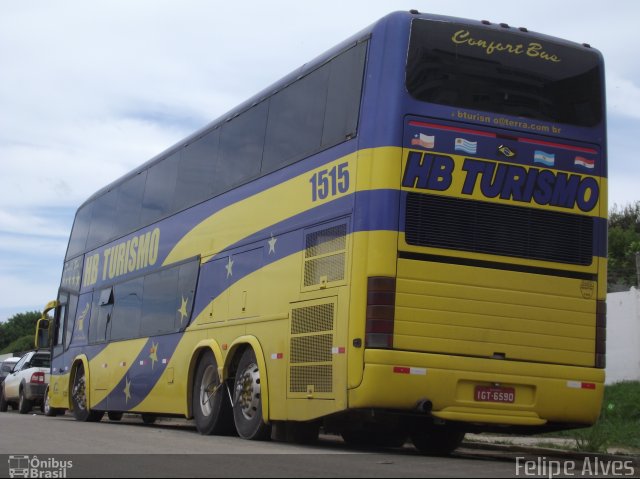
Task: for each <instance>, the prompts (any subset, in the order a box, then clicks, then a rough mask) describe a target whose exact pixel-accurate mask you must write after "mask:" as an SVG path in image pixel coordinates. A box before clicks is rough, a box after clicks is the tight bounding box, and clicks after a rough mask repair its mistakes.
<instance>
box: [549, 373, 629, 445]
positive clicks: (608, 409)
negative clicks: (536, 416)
mask: <svg viewBox="0 0 640 479" xmlns="http://www.w3.org/2000/svg"><path fill="white" fill-rule="evenodd" d="M543 436H544V437H562V438H569V439H574V440H575V441H576V444H575V448H576V450H578V451H582V452H606V451H607V449H609V448H621V449H629V450H636V451H640V381H623V382H619V383H616V384H612V385H610V386H606V387H605V392H604V401H603V402H602V411H601V412H600V419H598V422H596V424H594V425H593V426H592V427H589V428H585V429H573V430H570V431H562V432H557V433H551V434H545V435H543ZM541 439H542V438H541ZM541 442H542V441H541Z"/></svg>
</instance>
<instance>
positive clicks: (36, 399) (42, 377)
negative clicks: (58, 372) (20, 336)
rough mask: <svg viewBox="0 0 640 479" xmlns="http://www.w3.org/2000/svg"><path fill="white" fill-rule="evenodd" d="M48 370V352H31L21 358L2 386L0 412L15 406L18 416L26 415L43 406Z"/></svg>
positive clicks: (49, 355) (47, 382)
mask: <svg viewBox="0 0 640 479" xmlns="http://www.w3.org/2000/svg"><path fill="white" fill-rule="evenodd" d="M50 370H51V354H50V352H49V351H31V352H28V353H27V354H25V355H24V356H22V358H20V361H18V362H17V363H16V365H15V366H14V368H13V371H11V372H10V373H9V375H8V376H7V377H6V378H5V380H4V383H3V384H2V390H0V412H6V411H7V409H8V407H9V405H11V406H13V407H14V408H15V407H16V405H17V407H18V411H19V412H20V414H26V413H28V412H30V411H31V409H32V408H33V406H35V405H41V404H43V400H44V394H45V391H46V389H47V385H48V384H49V371H50Z"/></svg>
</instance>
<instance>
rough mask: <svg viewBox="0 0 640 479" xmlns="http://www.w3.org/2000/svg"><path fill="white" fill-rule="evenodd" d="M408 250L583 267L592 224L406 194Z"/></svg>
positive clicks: (587, 257) (547, 214)
mask: <svg viewBox="0 0 640 479" xmlns="http://www.w3.org/2000/svg"><path fill="white" fill-rule="evenodd" d="M405 234H406V241H407V243H408V244H410V245H415V246H427V247H433V248H446V249H453V250H462V251H472V252H474V253H487V254H495V255H501V256H511V257H516V258H526V259H533V260H542V261H553V262H557V263H568V264H576V265H583V266H587V265H590V264H591V262H592V260H593V257H592V256H593V220H592V219H591V218H590V217H588V216H580V215H574V214H569V213H559V212H556V211H544V210H538V209H534V208H526V207H522V206H513V205H501V204H494V203H488V202H484V201H475V200H467V199H459V198H446V197H442V196H434V195H425V194H420V193H408V194H407V204H406V215H405Z"/></svg>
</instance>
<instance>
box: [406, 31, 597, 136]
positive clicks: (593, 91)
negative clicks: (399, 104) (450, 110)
mask: <svg viewBox="0 0 640 479" xmlns="http://www.w3.org/2000/svg"><path fill="white" fill-rule="evenodd" d="M600 65H601V62H600V57H599V55H598V54H597V53H596V52H595V51H590V50H588V49H587V48H586V47H578V46H576V47H572V46H569V45H564V44H559V43H555V42H551V41H548V40H546V39H539V38H536V37H534V36H532V35H529V34H518V33H513V32H507V31H504V32H503V31H496V30H493V29H489V28H481V27H477V26H470V25H464V24H458V23H449V22H441V21H432V20H418V19H416V20H414V21H413V24H412V28H411V40H410V44H409V55H408V58H407V79H406V81H407V89H408V91H409V93H410V94H411V95H412V96H413V97H414V98H416V99H418V100H421V101H425V102H430V103H437V104H440V105H447V106H453V107H458V108H466V109H472V110H482V111H488V112H493V113H499V114H504V115H513V116H521V117H525V118H531V119H537V120H543V121H550V122H558V123H566V124H570V125H576V126H586V127H591V126H595V125H597V124H598V123H600V121H601V118H602V113H603V107H602V85H601V80H600V78H601V72H600Z"/></svg>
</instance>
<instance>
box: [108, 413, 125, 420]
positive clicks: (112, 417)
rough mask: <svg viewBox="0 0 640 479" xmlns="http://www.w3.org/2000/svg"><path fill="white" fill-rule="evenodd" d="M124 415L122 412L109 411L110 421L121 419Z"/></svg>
mask: <svg viewBox="0 0 640 479" xmlns="http://www.w3.org/2000/svg"><path fill="white" fill-rule="evenodd" d="M122 416H124V413H122V412H116V411H109V412H108V413H107V417H108V418H109V421H120V420H121V419H122Z"/></svg>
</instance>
